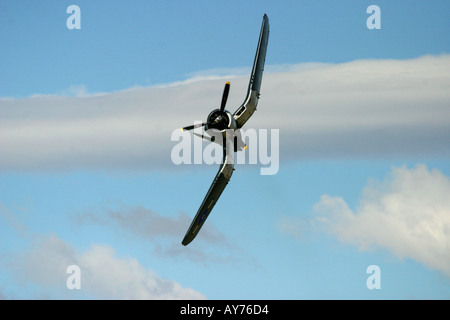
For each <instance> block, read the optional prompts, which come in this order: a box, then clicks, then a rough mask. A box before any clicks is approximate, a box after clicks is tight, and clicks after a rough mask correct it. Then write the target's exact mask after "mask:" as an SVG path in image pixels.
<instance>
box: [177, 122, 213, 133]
mask: <svg viewBox="0 0 450 320" xmlns="http://www.w3.org/2000/svg"><path fill="white" fill-rule="evenodd" d="M207 124H208V123H206V122H203V123H197V124H193V125H191V126H187V127H183V128H181V129H180V130H181V131H184V130H186V131H188V130H192V129H195V128H200V127H203V126H206V125H207Z"/></svg>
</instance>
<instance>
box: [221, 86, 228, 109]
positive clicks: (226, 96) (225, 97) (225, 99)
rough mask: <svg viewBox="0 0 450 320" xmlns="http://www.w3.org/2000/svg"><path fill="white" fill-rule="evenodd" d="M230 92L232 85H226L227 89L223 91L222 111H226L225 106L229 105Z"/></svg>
mask: <svg viewBox="0 0 450 320" xmlns="http://www.w3.org/2000/svg"><path fill="white" fill-rule="evenodd" d="M229 92H230V83H229V82H227V83H225V88H224V89H223V96H222V103H221V104H220V111H223V110H224V109H225V105H226V104H227V99H228V93H229Z"/></svg>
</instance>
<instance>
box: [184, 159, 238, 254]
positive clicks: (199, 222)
mask: <svg viewBox="0 0 450 320" xmlns="http://www.w3.org/2000/svg"><path fill="white" fill-rule="evenodd" d="M228 157H229V156H227V155H226V154H225V151H224V158H223V163H222V165H221V166H220V169H219V171H218V172H217V174H216V176H215V178H214V181H213V182H212V184H211V187H209V190H208V193H207V194H206V196H205V199H203V202H202V204H201V206H200V208H199V209H198V211H197V214H196V215H195V217H194V220H192V223H191V226H190V227H189V229H188V231H187V232H186V235H185V236H184V239H183V241H182V242H181V243H182V244H183V245H185V246H186V245H188V244H189V243H190V242H191V241H192V240H194V238H195V237H196V236H197V234H198V232H199V231H200V229H201V227H202V226H203V223H205V220H206V218H208V215H209V214H210V213H211V210H212V209H213V207H214V205H215V204H216V203H217V200H218V199H219V197H220V195H221V194H222V192H223V190H224V189H225V187H226V186H227V184H228V181H230V178H231V175H232V174H233V170H234V165H233V162H232V161H229V159H228Z"/></svg>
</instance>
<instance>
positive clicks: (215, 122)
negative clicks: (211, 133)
mask: <svg viewBox="0 0 450 320" xmlns="http://www.w3.org/2000/svg"><path fill="white" fill-rule="evenodd" d="M229 92H230V82H227V83H225V88H224V89H223V94H222V102H221V103H220V109H216V111H219V112H218V114H217V115H216V116H215V117H214V118H212V119H210V118H209V117H208V121H207V122H202V123H197V124H194V125H190V126H187V127H183V128H181V129H180V130H181V131H184V130H186V131H187V130H192V129H195V128H200V127H204V126H207V127H210V128H214V127H217V126H220V125H222V123H223V122H226V121H227V119H226V115H225V112H224V110H225V105H226V104H227V100H228V93H229ZM213 112H214V111H213ZM224 115H225V116H224Z"/></svg>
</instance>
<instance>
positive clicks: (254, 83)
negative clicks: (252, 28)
mask: <svg viewBox="0 0 450 320" xmlns="http://www.w3.org/2000/svg"><path fill="white" fill-rule="evenodd" d="M268 42H269V18H268V17H267V15H266V14H265V15H264V17H263V21H262V25H261V32H260V34H259V41H258V47H257V48H256V54H255V61H254V62H253V69H252V73H251V75H250V82H249V84H248V91H247V96H246V97H245V100H244V103H243V104H242V105H241V106H240V107H239V108H238V109H237V110H236V112H235V113H234V114H233V117H234V119H235V120H236V124H237V128H238V129H239V128H242V126H243V125H244V124H245V123H246V122H247V120H248V119H249V118H250V117H251V116H252V114H253V112H255V110H256V106H257V105H258V99H259V94H260V92H259V91H260V88H261V81H262V75H263V71H264V63H265V61H266V51H267V44H268Z"/></svg>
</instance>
